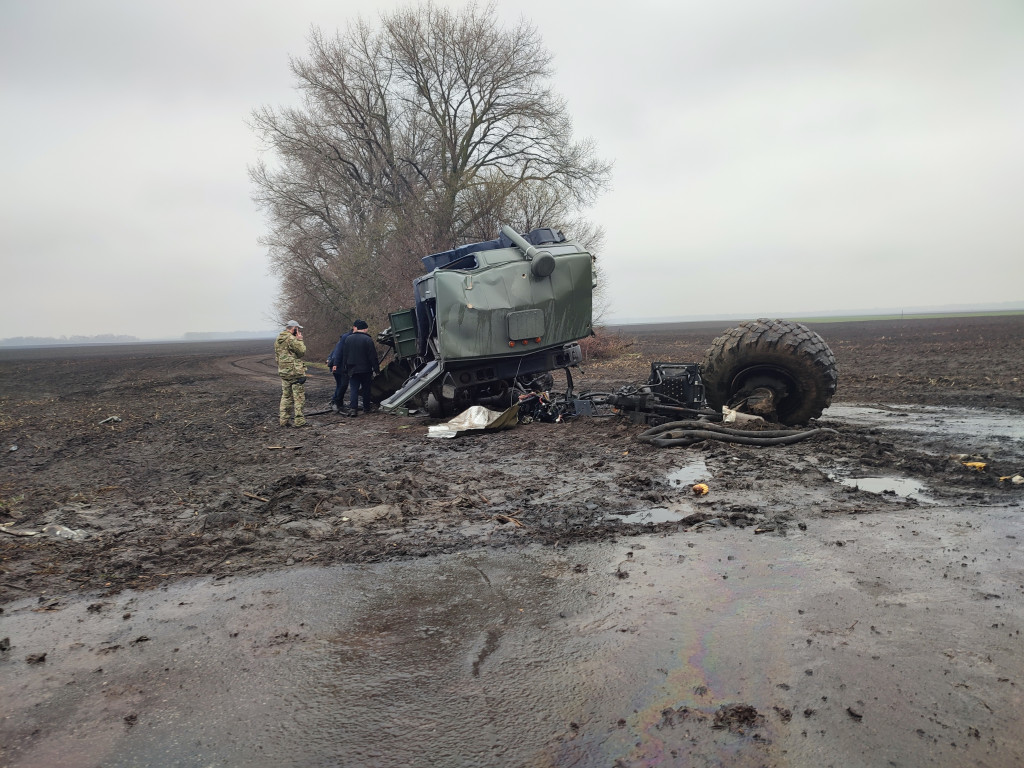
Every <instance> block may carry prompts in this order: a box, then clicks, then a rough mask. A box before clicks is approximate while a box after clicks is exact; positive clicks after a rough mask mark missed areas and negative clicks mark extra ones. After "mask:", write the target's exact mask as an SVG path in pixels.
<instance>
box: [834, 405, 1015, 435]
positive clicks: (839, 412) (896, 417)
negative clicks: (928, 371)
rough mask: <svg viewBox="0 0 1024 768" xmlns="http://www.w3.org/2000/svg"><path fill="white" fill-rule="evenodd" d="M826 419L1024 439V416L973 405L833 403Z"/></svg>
mask: <svg viewBox="0 0 1024 768" xmlns="http://www.w3.org/2000/svg"><path fill="white" fill-rule="evenodd" d="M825 419H840V420H842V421H845V422H847V423H850V424H862V425H864V426H871V427H884V428H886V429H897V430H902V431H906V432H920V433H924V434H931V435H935V434H940V435H970V436H972V437H977V438H983V439H990V438H1005V439H1011V440H1024V419H1022V418H1020V415H1019V414H1012V413H1000V412H998V411H981V410H974V409H971V408H943V407H939V406H927V405H915V406H913V407H910V406H891V409H889V408H886V409H882V408H870V407H867V406H859V405H833V406H831V407H830V408H829V409H828V410H827V411H825Z"/></svg>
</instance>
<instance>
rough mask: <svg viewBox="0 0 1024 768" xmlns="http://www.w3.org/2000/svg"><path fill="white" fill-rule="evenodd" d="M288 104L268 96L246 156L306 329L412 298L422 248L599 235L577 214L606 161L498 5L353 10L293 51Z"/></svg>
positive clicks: (602, 176)
mask: <svg viewBox="0 0 1024 768" xmlns="http://www.w3.org/2000/svg"><path fill="white" fill-rule="evenodd" d="M291 70H292V73H293V74H294V76H295V78H296V81H297V88H298V91H299V93H300V96H301V99H300V103H299V105H298V106H295V107H287V108H273V107H264V108H262V109H259V110H257V111H255V112H254V113H253V115H252V127H253V129H254V130H255V132H256V134H257V135H258V136H259V137H260V138H261V139H262V140H263V142H264V144H265V148H266V149H267V150H268V152H266V153H264V157H265V159H264V160H262V161H260V162H259V163H257V164H256V165H255V166H253V167H252V168H250V176H251V179H252V183H253V186H254V189H255V199H256V201H257V202H258V204H259V205H260V206H261V207H262V208H263V210H264V211H265V212H266V214H267V216H268V219H269V231H268V233H267V235H266V236H265V238H264V244H265V245H266V246H267V247H268V249H269V254H270V259H271V264H272V267H273V269H274V270H275V271H276V272H277V273H278V274H279V275H280V277H281V285H282V293H281V297H280V303H279V308H280V309H281V311H282V313H283V314H289V315H293V314H294V315H301V316H302V317H303V318H304V323H307V322H308V323H309V324H310V325H311V326H313V327H323V328H331V329H337V328H340V327H344V326H345V325H347V324H348V323H349V322H351V320H352V319H354V318H355V317H364V318H366V319H368V320H372V321H375V322H376V323H377V324H378V327H379V324H380V323H381V322H382V321H383V320H384V315H385V314H386V312H387V311H388V310H393V309H399V308H402V307H405V306H408V305H409V304H410V301H411V282H412V279H413V278H414V277H415V276H416V275H418V274H421V273H422V267H421V264H420V262H419V257H420V256H423V255H426V254H429V253H436V252H438V251H444V250H448V249H450V248H453V247H455V246H457V245H462V244H465V243H468V242H476V241H481V240H489V239H493V238H494V237H496V236H497V232H498V227H499V225H500V224H510V225H511V226H513V227H516V228H517V229H519V230H520V231H527V230H529V229H532V228H534V227H537V226H550V227H555V228H560V229H562V230H563V231H565V232H566V234H567V235H569V236H571V237H573V238H575V239H577V240H579V241H581V242H584V243H587V244H589V245H590V247H591V248H592V249H593V248H595V247H597V246H598V245H599V240H600V236H601V232H600V230H599V229H597V228H595V227H593V226H592V225H591V224H590V223H589V222H588V221H587V220H586V219H585V218H583V216H582V215H581V211H583V210H584V209H585V208H586V207H587V206H589V205H590V204H591V203H592V202H593V201H594V200H595V198H596V197H597V195H599V194H600V193H601V192H602V191H603V190H604V189H605V188H606V187H607V185H608V180H609V173H610V165H609V163H607V162H606V161H604V160H602V159H600V158H599V157H597V155H596V152H595V149H594V146H593V144H592V142H590V141H588V140H576V139H574V138H573V127H572V120H571V118H570V115H569V113H568V110H567V107H566V102H565V100H564V99H563V98H562V97H561V96H559V95H558V94H556V93H555V92H553V91H552V88H551V84H550V81H551V78H552V54H551V52H550V51H548V50H547V48H546V47H545V46H544V44H543V41H542V40H541V36H540V34H539V33H538V31H537V29H536V28H535V27H534V26H532V25H531V24H529V23H527V22H526V21H521V22H519V24H518V25H516V26H515V27H514V28H511V29H506V28H504V27H503V26H502V24H501V23H500V22H499V20H498V18H497V14H496V11H495V8H494V6H493V5H488V6H484V7H480V6H477V5H475V4H470V5H468V6H466V7H464V8H463V9H462V10H458V11H453V10H450V9H447V8H440V7H437V6H435V5H433V4H432V3H427V4H424V5H419V6H415V7H410V8H406V9H403V10H398V11H395V12H394V13H391V14H384V15H382V16H381V18H380V22H379V24H378V25H370V24H368V23H366V22H365V21H362V20H360V21H357V22H355V23H353V24H352V25H351V26H350V27H349V28H348V29H347V31H345V32H344V33H339V34H337V35H336V36H334V37H330V38H328V37H326V36H325V35H324V34H323V33H322V32H320V31H319V30H317V29H314V30H313V31H312V33H311V35H310V40H309V52H308V54H307V56H306V57H304V58H294V59H292V60H291Z"/></svg>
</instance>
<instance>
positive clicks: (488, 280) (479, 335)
mask: <svg viewBox="0 0 1024 768" xmlns="http://www.w3.org/2000/svg"><path fill="white" fill-rule="evenodd" d="M552 250H554V249H552ZM505 255H506V252H504V251H490V252H488V253H487V256H488V261H489V262H490V263H491V266H486V267H483V268H481V269H478V270H472V271H469V270H467V271H461V270H443V269H439V270H437V271H436V272H434V287H435V289H436V298H437V304H436V310H437V324H438V334H437V338H438V343H439V346H440V353H441V357H442V358H443V359H446V360H459V359H464V358H473V357H500V356H505V355H512V354H522V353H523V352H532V351H535V350H537V349H544V348H548V347H554V346H561V345H563V344H567V343H568V342H571V341H576V340H578V339H582V338H584V337H585V336H589V335H590V333H591V326H592V323H593V319H592V260H591V256H590V254H589V253H587V252H586V251H582V250H579V251H577V252H575V253H555V269H554V271H553V272H552V273H551V275H549V276H547V277H536V276H535V275H534V274H533V273H532V272H531V270H530V262H529V261H528V260H527V259H525V258H523V257H522V255H521V254H520V252H519V251H518V250H517V249H507V261H505V263H498V262H500V261H503V260H504V259H503V257H504V256H505ZM530 310H538V311H539V312H540V313H541V318H542V328H543V333H541V334H531V335H530V336H529V338H530V339H531V342H530V343H529V344H527V345H516V346H515V347H509V341H510V337H509V330H510V328H509V323H510V320H509V316H510V315H514V314H515V313H520V312H528V311H530ZM512 322H513V323H515V322H517V321H516V320H513V321H512ZM531 322H533V321H531ZM538 335H539V336H540V337H541V343H540V344H535V343H533V342H532V338H534V337H535V336H538ZM519 338H527V337H522V336H521V337H519ZM511 340H515V339H511Z"/></svg>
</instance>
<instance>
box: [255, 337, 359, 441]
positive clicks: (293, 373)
mask: <svg viewBox="0 0 1024 768" xmlns="http://www.w3.org/2000/svg"><path fill="white" fill-rule="evenodd" d="M371 343H372V342H371ZM274 355H275V356H276V357H277V372H278V374H279V375H280V376H281V405H280V408H279V409H278V422H279V423H280V425H281V426H282V427H287V426H288V419H289V418H291V417H292V415H293V413H294V419H293V421H292V423H293V424H294V426H296V427H304V426H306V417H305V416H304V415H303V413H302V408H303V406H304V405H305V404H306V389H305V384H306V365H305V363H303V362H302V358H303V357H305V356H306V345H305V343H304V342H303V341H302V326H301V325H299V323H298V321H296V320H289V321H288V324H287V325H286V326H285V328H284V330H283V331H281V333H280V334H279V335H278V337H277V340H276V341H275V342H274Z"/></svg>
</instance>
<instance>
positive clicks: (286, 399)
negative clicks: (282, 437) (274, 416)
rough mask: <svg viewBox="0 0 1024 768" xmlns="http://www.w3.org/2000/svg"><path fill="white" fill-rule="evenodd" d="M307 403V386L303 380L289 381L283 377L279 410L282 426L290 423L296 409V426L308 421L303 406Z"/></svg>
mask: <svg viewBox="0 0 1024 768" xmlns="http://www.w3.org/2000/svg"><path fill="white" fill-rule="evenodd" d="M305 404H306V386H305V384H303V383H302V382H301V381H289V380H288V379H281V407H280V409H279V412H278V417H279V421H280V424H281V426H282V427H284V426H287V425H288V419H290V418H291V416H292V411H293V410H294V411H295V426H296V427H301V426H302V425H303V424H305V423H306V417H305V416H303V414H302V407H303V406H304V405H305Z"/></svg>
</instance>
